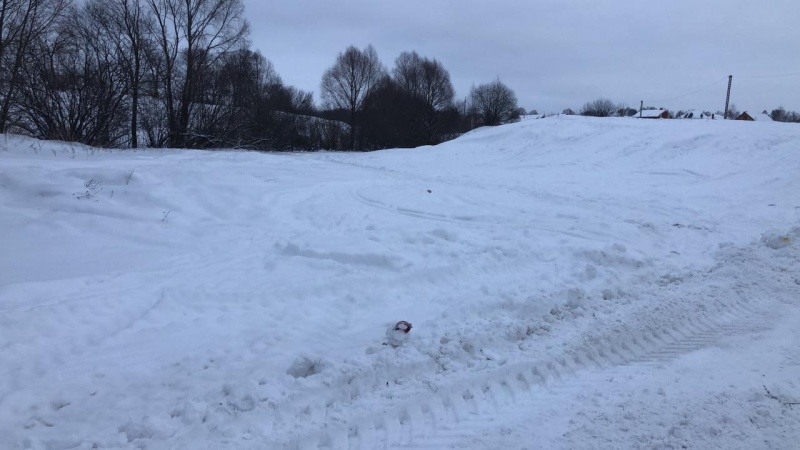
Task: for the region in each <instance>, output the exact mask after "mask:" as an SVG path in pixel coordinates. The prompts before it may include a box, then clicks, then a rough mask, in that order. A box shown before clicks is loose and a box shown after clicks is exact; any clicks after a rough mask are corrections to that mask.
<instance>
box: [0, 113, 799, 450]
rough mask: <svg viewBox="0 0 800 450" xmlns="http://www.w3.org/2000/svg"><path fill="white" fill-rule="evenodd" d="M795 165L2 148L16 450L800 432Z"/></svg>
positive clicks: (559, 127)
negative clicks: (396, 342) (393, 339)
mask: <svg viewBox="0 0 800 450" xmlns="http://www.w3.org/2000/svg"><path fill="white" fill-rule="evenodd" d="M798 168H800V128H798V127H796V126H792V125H791V124H780V123H746V124H743V123H740V122H733V121H725V122H701V121H638V120H630V119H605V120H603V119H587V118H578V117H563V116H559V117H551V118H547V119H543V120H536V121H525V122H521V123H518V124H512V125H506V126H502V127H497V128H492V129H481V130H476V131H474V132H472V133H469V134H468V135H466V136H464V137H462V138H460V139H458V140H456V141H452V142H449V143H446V144H443V145H440V146H437V147H428V148H420V149H415V150H391V151H383V152H375V153H369V154H346V153H315V154H280V155H265V154H254V153H244V152H202V151H158V150H144V151H137V152H131V151H105V150H96V149H90V148H84V147H79V146H73V145H70V144H62V143H42V142H36V141H32V140H28V139H24V138H20V137H15V136H3V137H0V211H1V212H2V214H0V229H1V230H2V233H0V349H2V351H0V448H92V447H93V446H95V447H96V448H297V447H303V448H317V447H320V446H321V447H328V448H348V447H350V448H385V447H391V446H392V445H403V446H409V445H417V446H421V447H423V448H443V447H448V446H450V447H454V448H498V447H506V446H512V447H513V446H514V445H518V446H520V447H525V446H527V447H528V448H559V447H563V448H576V447H577V448H625V447H630V448H639V447H641V448H651V447H653V446H657V445H662V446H667V447H668V446H669V445H672V446H676V445H677V446H678V447H680V446H681V445H685V444H687V443H688V444H692V443H695V442H701V443H703V444H702V445H701V447H703V448H710V447H719V448H754V446H755V448H757V447H758V446H759V444H763V443H764V442H766V440H768V439H771V441H770V445H769V446H766V445H765V446H764V448H770V446H771V447H772V448H790V447H787V445H788V444H789V443H792V442H796V440H797V439H800V436H799V435H798V432H797V430H798V429H800V423H798V421H800V416H799V415H798V413H799V412H800V411H798V409H800V408H797V407H794V408H793V406H792V405H783V404H781V402H779V401H778V400H776V399H775V398H779V399H785V400H784V402H785V403H792V402H796V401H798V399H799V398H800V385H797V382H796V380H797V379H798V377H800V372H799V371H798V365H799V364H800V354H798V350H797V349H798V348H800V346H798V345H792V344H791V343H792V342H794V343H797V342H798V341H797V340H798V335H797V332H796V331H794V328H793V327H792V326H791V324H792V321H794V323H796V319H797V318H798V312H797V311H798V308H797V307H798V298H800V278H798V275H797V274H798V273H800V254H798V252H800V250H799V249H798V246H797V245H796V244H795V242H796V241H797V240H798V239H800V229H798V228H796V227H798V226H799V225H800V200H799V199H800V197H798V195H797V193H798V192H800V177H798V176H797V173H798ZM398 320H407V321H409V322H411V323H413V326H414V328H413V330H412V332H411V334H410V335H409V337H410V339H409V340H408V341H407V342H406V343H405V344H404V345H403V346H401V347H399V348H393V347H392V346H385V345H382V343H384V342H385V340H386V337H385V334H384V332H385V331H386V329H387V327H389V326H390V325H392V324H394V323H395V322H396V321H398ZM737 336H738V337H737ZM741 336H751V337H752V336H756V337H759V336H760V337H759V338H758V339H756V338H753V339H745V340H742V339H743V338H741ZM737 339H739V340H737ZM737 345H739V346H740V347H741V348H739V347H736V346H737ZM776 349H777V350H776ZM770 352H776V355H773V356H774V357H768V355H767V354H768V353H770ZM741 354H744V355H752V356H753V358H736V356H737V355H741ZM717 368H723V370H724V371H725V375H724V376H722V375H720V381H719V382H715V383H709V381H708V380H709V379H710V377H711V376H712V375H716V374H715V370H716V369H717ZM755 371H760V372H759V373H758V376H754V375H753V373H755ZM623 378H624V379H627V380H629V382H626V383H619V382H616V383H614V382H606V381H605V380H608V379H614V380H620V379H623ZM676 379H680V380H681V381H680V382H679V383H677V385H678V386H679V388H675V389H670V388H669V386H670V385H671V384H670V383H672V382H673V381H674V380H676ZM793 380H794V381H793ZM767 391H769V392H771V393H772V396H773V397H775V398H772V397H770V396H768V395H767ZM498 392H499V393H503V394H502V395H499V394H498ZM660 392H665V393H667V392H669V393H670V395H669V396H667V395H666V394H664V395H662V394H660ZM598 396H599V399H598ZM719 396H722V397H719ZM720 398H722V399H723V400H720ZM544 401H546V402H547V404H545V405H544V406H543V405H542V402H544ZM626 402H627V403H626ZM549 404H566V405H570V406H569V407H567V408H552V407H547V405H549ZM620 405H622V406H620ZM626 405H627V406H626ZM742 405H749V406H752V409H753V412H752V414H753V417H756V419H757V420H756V422H753V420H752V419H751V418H750V416H748V415H747V414H750V412H748V411H749V410H748V411H745V410H744V409H742V408H740V407H741V406H742ZM761 406H763V407H764V408H762V409H758V407H761ZM732 407H733V408H739V409H740V410H742V411H744V412H742V413H741V414H740V415H738V416H737V415H735V414H728V413H726V414H728V416H729V419H730V420H729V421H728V422H718V421H717V422H714V420H716V419H717V416H719V415H720V414H722V412H724V411H726V410H729V409H731V408H732ZM631 411H633V412H631ZM687 411H689V412H687ZM687 416H688V417H687ZM536 417H539V418H542V420H540V421H533V422H531V420H533V419H531V420H528V419H527V418H536ZM631 417H632V418H631ZM712 418H713V420H712ZM725 420H727V419H725ZM626 421H627V422H632V423H630V424H628V425H627V426H623V425H622V424H623V423H625V422H626ZM759 421H761V422H759ZM684 422H686V423H685V424H684ZM539 423H541V426H540V425H539ZM753 423H758V424H759V426H758V427H756V426H755V425H752V424H753ZM673 424H675V425H674V427H678V428H680V429H681V430H682V431H680V432H672V431H671V429H670V427H671V426H673ZM681 424H683V425H681ZM747 424H751V425H752V426H743V425H747ZM473 425H474V426H473ZM681 427H682V428H681ZM709 427H714V430H716V431H713V432H711V431H708V430H709V429H710V428H709ZM698 430H700V431H698ZM707 431H708V432H707ZM737 433H738V434H741V433H744V435H738V434H737ZM634 438H635V439H634ZM754 443H755V444H754ZM746 444H754V445H749V446H746V447H745V445H746ZM425 446H427V447H425Z"/></svg>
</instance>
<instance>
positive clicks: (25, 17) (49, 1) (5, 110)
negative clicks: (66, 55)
mask: <svg viewBox="0 0 800 450" xmlns="http://www.w3.org/2000/svg"><path fill="white" fill-rule="evenodd" d="M69 4H70V1H69V0H0V133H4V132H5V131H6V129H7V128H8V125H9V114H10V112H11V107H12V104H13V103H14V98H15V95H16V93H17V90H18V89H19V87H20V83H21V81H22V80H21V73H22V69H23V66H24V65H25V63H26V58H27V57H28V53H29V49H30V46H31V45H32V44H33V43H34V42H35V41H36V40H37V39H40V38H41V37H42V36H43V35H44V34H45V33H47V32H48V31H50V29H51V27H52V25H53V23H54V22H55V21H56V20H57V19H58V18H59V17H60V16H61V14H62V13H63V11H64V10H65V9H66V8H67V6H68V5H69Z"/></svg>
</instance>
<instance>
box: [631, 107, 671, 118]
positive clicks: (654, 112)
mask: <svg viewBox="0 0 800 450" xmlns="http://www.w3.org/2000/svg"><path fill="white" fill-rule="evenodd" d="M666 111H667V110H666V109H645V110H642V118H650V119H652V118H654V117H659V116H661V115H662V114H664V113H665V112H666ZM635 117H639V114H636V116H635Z"/></svg>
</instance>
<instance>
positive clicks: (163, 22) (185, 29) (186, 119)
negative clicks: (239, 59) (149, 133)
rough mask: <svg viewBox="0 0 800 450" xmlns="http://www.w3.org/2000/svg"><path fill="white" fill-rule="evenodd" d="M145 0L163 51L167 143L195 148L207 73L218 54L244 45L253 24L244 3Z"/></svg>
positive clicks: (161, 71)
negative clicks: (197, 110) (197, 103)
mask: <svg viewBox="0 0 800 450" xmlns="http://www.w3.org/2000/svg"><path fill="white" fill-rule="evenodd" d="M145 1H146V2H147V5H148V7H149V10H150V11H149V12H150V14H151V15H152V17H153V20H154V25H155V27H154V28H155V33H156V35H157V42H158V44H157V45H158V48H159V53H160V55H159V58H158V63H159V66H160V67H159V75H160V76H159V79H160V81H161V82H162V83H163V89H164V93H163V97H162V98H163V101H164V104H165V106H166V114H167V118H168V119H167V120H168V128H169V142H168V143H169V145H170V146H172V147H183V146H186V145H189V144H191V139H190V138H191V136H190V129H189V125H190V123H191V120H192V119H191V116H192V112H193V106H194V100H195V97H196V94H197V93H196V92H195V90H196V87H197V84H198V82H199V80H200V78H201V77H202V76H203V72H205V71H207V70H209V68H210V67H211V66H212V65H213V64H214V63H215V62H216V60H217V58H219V57H220V55H222V54H224V53H225V52H228V51H230V50H232V49H234V48H236V47H237V46H239V45H240V44H243V43H244V42H245V38H246V37H247V32H248V29H249V26H248V23H247V21H246V20H245V19H244V5H243V4H242V0H145ZM179 56H180V57H182V58H180V59H179Z"/></svg>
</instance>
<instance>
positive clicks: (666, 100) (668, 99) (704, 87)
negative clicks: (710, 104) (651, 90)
mask: <svg viewBox="0 0 800 450" xmlns="http://www.w3.org/2000/svg"><path fill="white" fill-rule="evenodd" d="M727 79H728V77H723V78H718V79H716V80H714V81H712V82H711V83H708V84H706V85H703V87H701V88H698V89H695V90H693V91H691V92H687V93H685V94H681V95H678V96H676V97H671V98H667V99H661V100H649V101H650V102H651V103H663V102H671V101H672V100H677V99H679V98H683V97H688V96H690V95H692V94H696V93H698V92H701V91H704V90H706V89H708V88H710V87H711V86H716V85H718V83H720V82H722V81H725V80H727Z"/></svg>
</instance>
